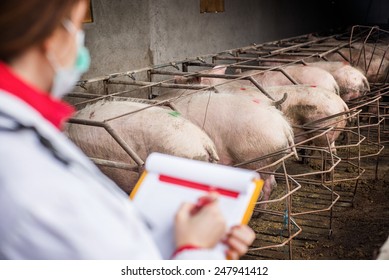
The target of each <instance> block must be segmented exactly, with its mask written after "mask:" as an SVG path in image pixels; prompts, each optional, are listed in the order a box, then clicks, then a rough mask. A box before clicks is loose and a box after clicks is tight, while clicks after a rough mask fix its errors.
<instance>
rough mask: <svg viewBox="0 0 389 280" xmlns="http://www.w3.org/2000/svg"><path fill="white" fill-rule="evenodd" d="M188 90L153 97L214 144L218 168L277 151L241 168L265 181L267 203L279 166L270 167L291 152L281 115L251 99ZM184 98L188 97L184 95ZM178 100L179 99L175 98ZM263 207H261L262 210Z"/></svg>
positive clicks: (290, 140)
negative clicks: (256, 172) (167, 102)
mask: <svg viewBox="0 0 389 280" xmlns="http://www.w3.org/2000/svg"><path fill="white" fill-rule="evenodd" d="M192 92H193V91H190V90H176V91H171V92H169V93H166V94H164V95H161V96H159V97H157V99H165V100H166V99H172V100H174V105H175V106H176V107H177V108H178V110H179V111H180V112H181V113H182V114H183V116H184V117H186V118H187V119H189V120H190V121H192V122H193V123H195V124H196V125H198V126H200V127H202V128H203V129H204V131H205V132H207V134H208V135H209V137H210V138H211V139H212V140H213V141H214V143H215V145H216V149H217V152H218V154H219V157H220V161H219V163H220V164H224V165H235V164H238V163H242V162H245V161H247V160H250V159H255V158H258V157H263V156H266V155H270V154H273V153H275V152H277V151H283V153H280V154H278V155H274V156H271V157H268V158H266V159H265V160H262V161H255V162H253V163H250V164H246V165H244V166H241V167H242V168H247V169H253V170H258V169H261V170H260V171H259V172H260V174H261V176H262V178H263V179H264V180H265V183H264V187H263V200H265V201H266V200H268V199H269V197H270V193H271V189H272V187H273V186H274V185H275V179H274V175H269V174H266V173H261V171H270V172H274V171H275V170H276V169H277V168H278V167H279V165H280V164H277V165H275V166H271V167H267V168H265V169H262V168H264V167H265V166H268V165H270V164H273V163H274V162H275V161H277V160H278V159H279V158H281V157H282V156H283V155H284V154H287V153H291V152H294V153H295V155H297V153H296V149H295V148H294V141H293V137H294V136H293V130H292V128H291V126H290V124H289V123H288V121H287V120H286V119H285V117H284V116H283V114H282V112H280V111H278V110H277V109H275V108H274V107H272V106H268V105H266V104H264V103H257V101H256V100H255V99H253V98H251V97H247V96H239V95H232V94H225V93H217V94H216V93H214V92H212V91H204V92H201V93H195V94H191V93H192ZM185 94H189V95H186V96H185ZM178 96H180V97H179V98H177V97H178ZM263 207H264V206H263Z"/></svg>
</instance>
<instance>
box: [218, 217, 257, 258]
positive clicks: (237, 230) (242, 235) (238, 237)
mask: <svg viewBox="0 0 389 280" xmlns="http://www.w3.org/2000/svg"><path fill="white" fill-rule="evenodd" d="M254 240H255V232H254V231H253V230H252V229H251V228H250V227H249V226H247V225H239V226H234V227H233V228H232V229H231V231H230V232H229V233H228V234H227V237H226V239H225V240H224V243H225V244H226V245H227V246H228V249H227V256H228V257H229V258H230V259H232V260H237V259H239V258H240V257H241V256H243V255H244V254H246V253H247V250H248V248H249V246H250V245H251V244H252V243H253V242H254Z"/></svg>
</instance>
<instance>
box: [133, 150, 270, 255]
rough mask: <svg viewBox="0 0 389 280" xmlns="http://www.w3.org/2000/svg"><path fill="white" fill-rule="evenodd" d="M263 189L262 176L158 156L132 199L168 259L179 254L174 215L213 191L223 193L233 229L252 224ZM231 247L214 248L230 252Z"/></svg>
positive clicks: (222, 201) (148, 162)
mask: <svg viewBox="0 0 389 280" xmlns="http://www.w3.org/2000/svg"><path fill="white" fill-rule="evenodd" d="M262 187H263V180H262V179H260V176H259V174H258V173H257V172H255V171H251V170H246V169H241V168H234V167H231V166H225V165H218V164H214V163H208V162H202V161H197V160H190V159H186V158H179V157H175V156H170V155H165V154H160V153H152V154H150V155H149V157H148V158H147V159H146V164H145V171H144V172H143V174H142V175H141V177H140V179H139V181H138V182H137V184H136V186H135V187H134V189H133V191H132V192H131V194H130V199H131V200H132V201H133V204H134V205H135V207H136V208H137V210H138V212H139V213H140V215H141V216H142V218H143V219H144V222H145V223H146V225H147V226H148V227H149V228H150V231H151V234H152V237H153V239H154V241H155V242H156V244H157V246H158V248H159V250H160V252H161V255H162V257H163V258H164V259H169V258H170V257H171V256H172V254H173V252H174V251H175V249H176V248H175V243H174V217H175V214H176V213H177V211H178V209H179V207H180V206H181V205H182V203H183V202H190V203H193V204H195V203H196V202H197V200H198V198H200V197H202V196H204V195H206V194H207V193H208V192H210V191H215V192H217V193H219V205H220V208H221V212H222V214H223V216H224V218H225V220H226V224H227V228H230V227H232V226H235V225H238V224H247V223H248V222H249V220H250V218H251V215H252V213H253V210H254V206H255V203H256V201H257V199H258V197H259V194H260V192H261V190H262ZM225 249H226V247H225V245H224V244H218V245H217V246H216V247H215V248H214V250H222V252H225Z"/></svg>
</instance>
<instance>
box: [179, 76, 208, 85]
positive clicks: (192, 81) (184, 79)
mask: <svg viewBox="0 0 389 280" xmlns="http://www.w3.org/2000/svg"><path fill="white" fill-rule="evenodd" d="M201 82H202V78H201V77H189V78H188V77H183V76H174V83H175V84H181V85H190V84H195V85H196V84H200V83H201Z"/></svg>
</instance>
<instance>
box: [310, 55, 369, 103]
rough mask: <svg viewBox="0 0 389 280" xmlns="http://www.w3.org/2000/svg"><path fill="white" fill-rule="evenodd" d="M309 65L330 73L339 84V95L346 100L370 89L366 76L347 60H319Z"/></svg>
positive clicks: (361, 94)
mask: <svg viewBox="0 0 389 280" xmlns="http://www.w3.org/2000/svg"><path fill="white" fill-rule="evenodd" d="M309 65H310V66H314V67H318V68H321V69H324V70H326V71H328V72H329V73H331V74H332V76H333V77H334V79H335V80H336V82H337V83H338V85H339V89H340V92H339V93H340V97H341V98H342V99H343V100H344V101H346V102H347V101H349V100H350V99H354V98H358V97H360V96H363V95H364V94H366V93H367V92H369V91H370V86H369V82H368V81H367V79H366V77H365V76H364V75H363V74H362V72H361V71H360V70H359V69H357V68H355V67H352V66H351V65H349V64H348V63H347V62H336V61H321V62H313V63H309Z"/></svg>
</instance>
